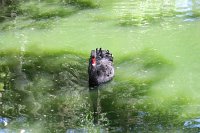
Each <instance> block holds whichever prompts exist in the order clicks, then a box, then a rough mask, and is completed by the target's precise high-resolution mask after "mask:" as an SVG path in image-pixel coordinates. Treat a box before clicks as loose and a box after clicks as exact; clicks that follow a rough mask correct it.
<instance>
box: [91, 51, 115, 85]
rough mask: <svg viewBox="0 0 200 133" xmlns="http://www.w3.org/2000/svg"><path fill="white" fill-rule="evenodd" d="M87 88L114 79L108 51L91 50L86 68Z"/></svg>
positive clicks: (111, 61)
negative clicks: (87, 76)
mask: <svg viewBox="0 0 200 133" xmlns="http://www.w3.org/2000/svg"><path fill="white" fill-rule="evenodd" d="M88 75H89V86H90V87H95V86H99V85H101V84H103V83H106V82H108V81H111V80H112V79H113V77H114V66H113V55H112V53H110V51H109V50H102V49H101V48H99V49H98V48H96V50H91V54H90V58H89V66H88Z"/></svg>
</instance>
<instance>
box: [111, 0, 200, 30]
mask: <svg viewBox="0 0 200 133" xmlns="http://www.w3.org/2000/svg"><path fill="white" fill-rule="evenodd" d="M199 7H200V6H199V2H198V0H197V1H192V0H164V1H156V2H155V1H154V0H147V1H132V0H128V1H123V2H117V3H115V6H114V12H116V15H117V16H118V18H119V20H120V22H119V23H120V25H127V26H128V25H135V26H145V25H148V24H151V23H155V22H160V21H161V20H165V19H166V17H171V18H170V19H173V18H174V17H180V18H181V19H183V20H184V21H189V20H194V19H195V18H196V16H198V15H197V14H199V12H198V9H196V8H199ZM161 23H162V22H161Z"/></svg>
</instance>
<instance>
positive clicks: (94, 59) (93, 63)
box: [92, 57, 96, 67]
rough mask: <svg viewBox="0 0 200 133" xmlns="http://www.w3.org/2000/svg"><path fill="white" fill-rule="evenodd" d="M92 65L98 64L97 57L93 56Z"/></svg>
mask: <svg viewBox="0 0 200 133" xmlns="http://www.w3.org/2000/svg"><path fill="white" fill-rule="evenodd" d="M92 66H93V67H95V66H96V58H95V57H92Z"/></svg>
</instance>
